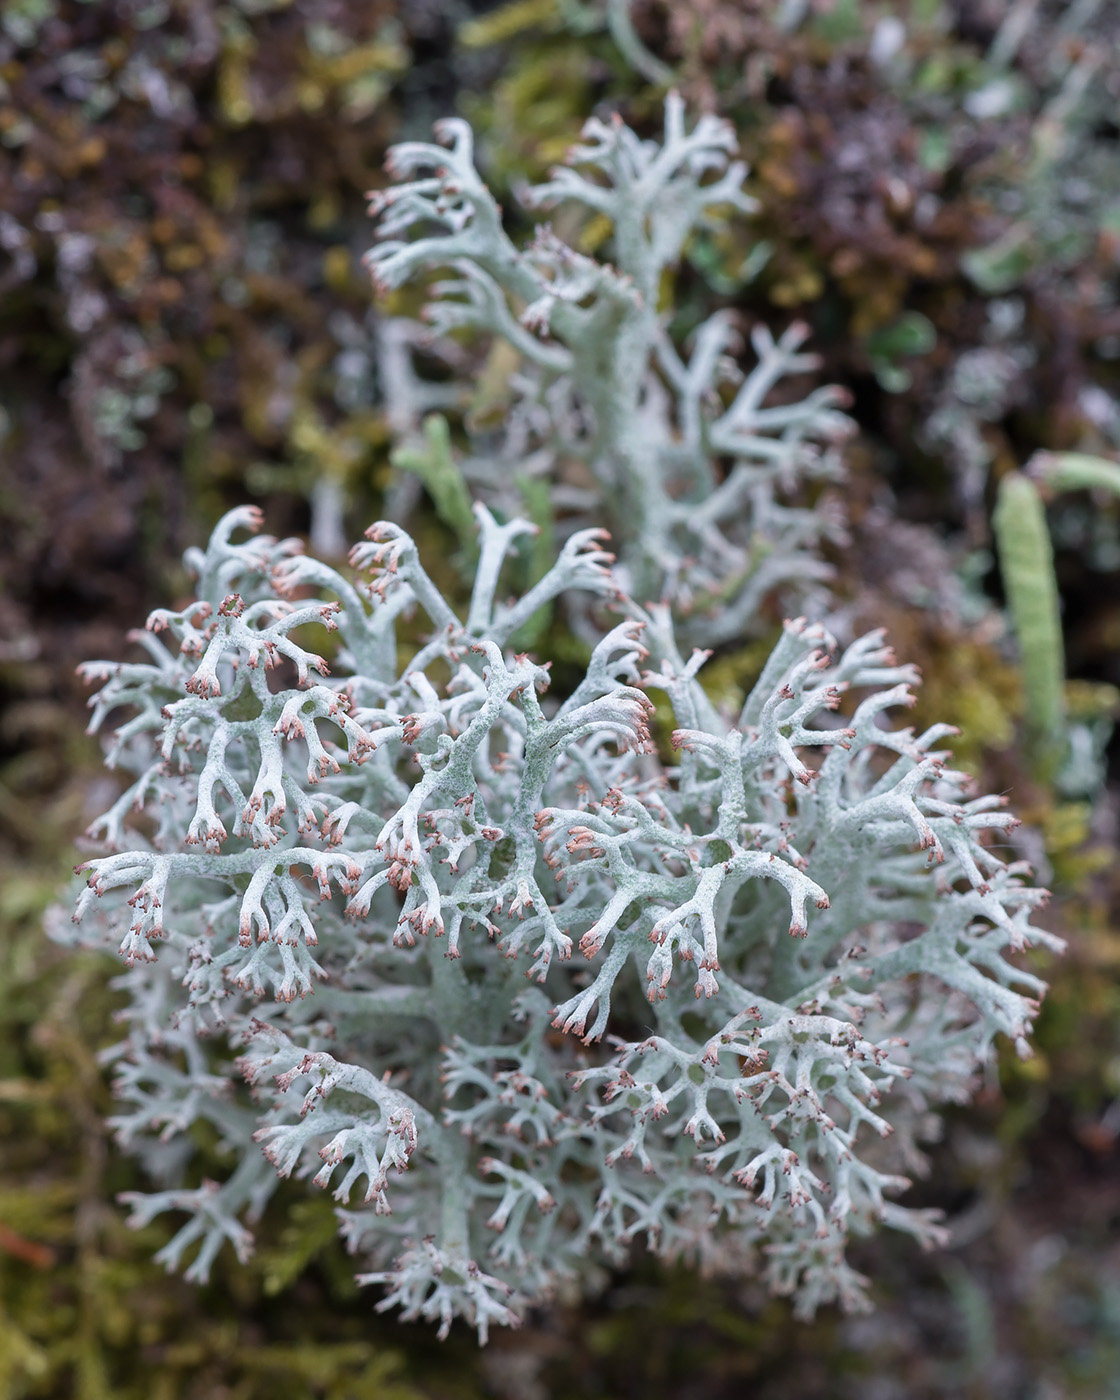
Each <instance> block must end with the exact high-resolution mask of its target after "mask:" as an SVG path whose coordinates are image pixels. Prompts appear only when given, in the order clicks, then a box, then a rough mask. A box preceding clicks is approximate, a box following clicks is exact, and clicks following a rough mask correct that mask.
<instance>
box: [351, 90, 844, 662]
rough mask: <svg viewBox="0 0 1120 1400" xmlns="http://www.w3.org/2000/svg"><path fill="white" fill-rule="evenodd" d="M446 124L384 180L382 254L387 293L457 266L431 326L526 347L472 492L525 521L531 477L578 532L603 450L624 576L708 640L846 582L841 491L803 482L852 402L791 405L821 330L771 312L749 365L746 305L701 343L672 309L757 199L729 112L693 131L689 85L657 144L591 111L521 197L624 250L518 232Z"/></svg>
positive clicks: (605, 507)
mask: <svg viewBox="0 0 1120 1400" xmlns="http://www.w3.org/2000/svg"><path fill="white" fill-rule="evenodd" d="M437 134H438V136H439V137H440V139H441V140H442V141H443V142H444V144H443V145H428V144H425V143H423V142H408V143H405V144H404V145H401V146H398V147H395V148H394V149H393V151H392V153H391V156H390V162H389V169H390V172H391V173H392V174H393V176H394V177H395V178H396V179H397V180H398V181H399V183H398V184H396V185H393V186H391V187H390V188H389V189H387V190H384V191H381V192H378V193H376V194H375V195H373V196H372V203H371V209H372V210H373V212H374V213H375V214H377V215H378V216H379V226H378V233H379V236H380V238H381V240H382V241H380V242H379V243H378V244H377V245H376V246H375V247H374V248H373V249H372V250H371V251H370V253H369V254H368V256H367V262H368V264H369V267H370V269H371V272H372V273H373V277H374V280H375V283H377V284H378V285H379V286H381V287H383V288H390V287H397V286H400V285H401V284H402V283H404V282H406V281H409V280H412V279H414V278H416V277H418V276H420V275H421V274H423V273H425V272H427V271H430V270H436V269H441V270H446V271H449V272H451V273H452V274H454V275H453V276H451V277H445V278H444V279H443V280H442V281H438V282H437V283H435V285H434V286H432V287H431V289H430V291H431V300H430V302H429V305H428V307H427V309H426V313H425V314H426V315H427V317H428V319H429V321H430V322H431V324H432V326H433V330H434V332H435V333H437V334H440V335H446V334H447V333H448V332H450V331H461V330H463V329H467V330H471V331H473V332H476V333H480V334H483V335H489V336H492V337H497V338H499V339H500V340H504V341H505V342H506V343H507V344H508V346H509V347H510V348H511V349H512V351H513V352H515V355H516V358H517V361H518V368H517V369H516V370H515V371H514V372H513V373H512V374H511V376H510V380H509V390H510V398H511V402H510V407H509V410H508V414H507V417H506V421H505V424H504V429H503V432H502V434H501V435H500V437H499V436H498V435H496V434H495V433H494V432H493V431H488V432H487V433H485V434H482V433H479V434H478V435H477V436H476V440H475V441H473V442H472V443H471V447H470V450H469V452H468V455H467V456H466V458H465V460H464V461H463V463H462V469H463V471H464V473H465V475H466V478H467V481H468V484H469V485H470V486H471V488H472V489H473V490H474V491H475V492H476V494H479V495H481V496H482V497H483V498H484V499H486V500H487V501H488V502H490V503H491V504H493V505H495V506H498V507H500V508H501V509H502V510H503V512H504V513H505V514H507V515H513V514H516V513H517V511H518V508H519V507H518V492H519V490H522V489H523V486H522V485H519V483H523V481H524V479H525V473H526V472H531V474H532V476H533V477H534V479H536V478H541V477H544V478H546V479H547V480H548V481H549V482H550V484H551V489H552V492H553V499H554V501H555V503H556V506H557V509H558V510H559V511H560V512H561V514H562V516H564V517H565V518H566V519H568V520H570V524H569V526H568V528H577V527H578V525H579V524H581V523H582V520H581V518H580V515H579V514H578V512H577V513H576V514H574V515H572V514H571V507H572V505H573V503H574V502H575V501H578V500H579V499H580V490H581V489H582V488H578V487H574V486H573V483H572V482H571V481H570V480H569V478H570V477H571V466H572V464H573V463H582V464H585V465H586V468H587V469H588V470H589V472H590V475H591V479H592V480H593V482H594V484H595V488H596V489H595V492H594V499H595V506H596V515H597V517H598V519H601V520H604V521H605V522H606V523H608V524H609V525H610V527H611V529H612V531H613V533H614V535H615V538H616V540H617V542H618V546H619V554H620V570H619V576H620V578H621V579H622V581H623V583H624V584H625V585H626V586H627V588H628V590H629V591H630V592H631V593H633V595H634V596H636V597H638V598H639V599H642V600H647V599H649V600H654V601H657V600H659V599H661V598H666V599H668V600H670V601H671V602H672V603H673V604H674V605H675V608H676V611H677V615H678V625H679V627H680V628H681V629H682V633H683V634H684V635H687V636H688V638H689V639H690V640H696V641H700V642H721V641H726V640H729V639H730V638H732V637H735V636H739V635H742V634H743V633H749V632H751V631H752V630H757V629H758V626H759V619H760V617H761V615H762V611H763V608H764V605H765V604H766V603H767V601H768V600H772V599H773V598H774V597H775V596H779V595H780V596H785V595H789V596H791V597H798V598H800V599H801V600H802V601H805V600H809V599H813V598H814V597H815V596H816V595H817V594H819V593H820V591H821V585H822V583H823V582H824V581H825V580H826V579H827V577H828V569H827V568H826V567H825V565H824V564H823V563H822V561H821V559H820V557H819V552H818V550H817V546H818V545H819V542H820V540H821V538H822V537H824V536H836V535H838V534H839V532H840V529H841V522H840V519H839V515H838V512H837V510H836V508H835V505H834V503H831V502H823V503H820V504H818V505H816V506H810V505H809V504H808V503H806V502H805V501H804V500H802V501H798V500H797V499H796V498H797V496H798V494H799V492H800V491H801V488H802V486H803V484H804V483H805V482H807V481H808V480H810V479H812V478H824V479H826V480H828V479H835V478H836V477H837V475H838V473H839V470H840V463H839V453H838V448H837V444H838V443H839V441H840V440H841V439H842V438H843V437H844V436H845V435H846V433H847V431H848V427H849V425H848V422H847V420H846V419H845V418H844V416H843V415H842V414H841V413H840V412H839V411H838V406H839V405H840V404H842V403H843V402H844V399H845V396H844V395H843V394H842V392H841V391H840V390H838V389H835V388H819V389H816V390H814V391H812V392H811V393H809V394H808V395H806V396H802V397H799V398H796V399H794V400H793V401H792V402H791V401H788V400H789V397H790V396H789V394H788V393H783V395H782V396H781V397H782V399H783V400H787V401H775V396H774V391H775V389H776V388H777V387H778V386H779V384H780V383H781V381H783V380H785V379H787V378H789V377H790V376H796V375H801V374H806V373H810V372H812V371H813V370H815V368H816V365H817V362H816V360H815V358H814V357H813V356H811V355H807V354H805V353H803V352H802V350H801V346H802V344H803V342H804V340H805V338H806V335H807V329H806V327H804V326H802V325H799V324H795V325H793V326H791V327H789V328H788V330H787V331H786V332H784V333H783V334H782V335H781V336H780V337H778V338H777V339H775V338H774V336H772V335H771V334H770V332H769V331H768V330H766V328H765V327H762V326H756V327H755V328H754V330H753V331H752V333H751V348H752V351H753V355H754V361H755V363H754V365H753V367H752V368H751V369H750V371H749V373H745V374H744V372H743V370H742V369H741V368H740V366H739V365H738V363H737V361H736V359H735V358H734V356H735V354H736V352H737V351H738V349H739V341H740V337H739V335H738V332H737V330H736V328H735V325H734V324H733V319H732V317H731V316H730V315H729V313H727V312H716V313H715V314H714V315H713V316H711V317H710V318H709V319H708V320H707V321H705V322H704V323H703V324H702V325H700V326H699V327H698V328H697V329H696V330H695V332H694V333H693V336H692V338H691V345H690V346H683V345H680V344H677V343H675V342H674V340H673V339H672V338H671V336H670V334H669V322H670V319H671V317H670V314H669V313H668V312H666V311H665V310H663V308H662V307H661V305H660V298H661V295H662V287H663V283H664V279H665V276H666V274H667V273H669V272H671V271H672V270H673V269H675V268H676V267H677V265H678V263H679V262H680V260H681V258H682V255H683V253H684V251H685V249H686V247H687V245H688V243H689V240H690V239H692V238H693V237H694V236H695V235H696V234H697V233H698V232H700V231H703V230H705V229H709V228H718V227H719V226H720V224H721V221H722V220H723V219H725V218H726V217H727V216H728V215H730V214H734V213H738V214H746V213H749V212H750V211H752V210H753V209H754V207H755V206H754V201H753V200H751V199H750V198H749V197H748V196H747V195H746V194H745V193H744V191H743V188H742V186H743V180H744V177H745V175H746V169H745V167H744V166H743V165H742V164H741V163H740V162H738V161H735V160H732V159H731V157H732V156H733V154H734V151H735V148H736V142H735V138H734V133H733V132H732V130H731V128H730V127H729V126H728V125H727V124H726V123H725V122H722V121H720V120H718V119H717V118H715V117H712V116H702V117H700V118H699V120H698V121H697V122H696V123H695V125H694V126H692V128H691V129H690V128H689V126H688V123H687V121H686V119H685V113H684V107H683V104H682V102H681V99H680V97H679V96H678V95H677V94H675V93H670V95H669V97H668V98H667V99H666V103H665V122H664V131H663V134H662V138H661V140H660V141H654V140H643V139H642V138H640V137H639V136H638V135H637V134H636V133H635V132H633V131H632V130H631V129H630V128H629V127H627V126H626V125H625V124H624V123H623V122H622V120H621V119H620V118H618V117H617V116H616V117H615V118H614V119H612V120H610V121H601V120H599V119H598V118H595V119H592V120H591V121H590V122H588V123H587V125H586V126H585V128H584V131H583V139H582V141H581V142H580V143H578V144H576V145H575V146H573V148H572V149H571V151H570V152H569V155H568V157H567V162H566V164H565V165H563V166H561V167H560V168H559V169H557V170H555V171H554V172H553V173H552V176H551V178H550V179H549V180H547V181H545V182H544V183H542V184H540V185H537V186H534V187H530V188H527V189H525V190H523V191H521V193H520V198H521V200H522V203H523V204H525V205H526V206H527V207H530V208H534V209H536V208H541V209H551V208H554V207H555V206H557V205H559V204H564V205H566V206H568V207H569V208H572V207H574V208H577V209H581V210H582V211H584V213H585V215H586V216H588V217H589V218H591V219H592V220H597V221H599V223H600V224H602V225H604V226H605V227H606V228H608V229H609V231H610V245H609V246H610V250H611V258H612V261H610V262H607V261H601V260H598V259H597V258H595V257H592V256H589V255H588V254H586V253H583V252H579V251H577V250H576V249H575V248H573V247H571V246H569V244H567V243H565V242H564V241H563V240H562V239H561V238H560V237H559V236H558V235H557V233H556V232H555V231H554V230H553V229H552V228H550V227H547V226H545V227H541V228H538V230H537V233H536V236H535V238H534V239H533V240H532V241H531V242H530V243H529V244H528V245H527V246H526V247H519V246H518V245H517V244H516V243H515V242H514V241H513V240H512V239H511V238H510V236H509V235H508V233H507V232H506V230H505V228H504V226H503V223H502V216H501V211H500V209H499V208H498V205H497V203H496V202H495V200H494V198H493V195H492V194H491V193H490V191H489V190H488V189H487V187H486V185H485V183H484V182H483V180H482V178H481V177H480V175H479V174H478V172H477V170H476V169H475V165H474V153H473V140H472V137H471V133H470V129H469V127H467V126H466V124H465V123H464V122H462V121H451V122H445V123H441V124H440V125H439V127H438V128H437ZM596 523H598V522H597V521H596Z"/></svg>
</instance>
